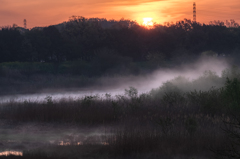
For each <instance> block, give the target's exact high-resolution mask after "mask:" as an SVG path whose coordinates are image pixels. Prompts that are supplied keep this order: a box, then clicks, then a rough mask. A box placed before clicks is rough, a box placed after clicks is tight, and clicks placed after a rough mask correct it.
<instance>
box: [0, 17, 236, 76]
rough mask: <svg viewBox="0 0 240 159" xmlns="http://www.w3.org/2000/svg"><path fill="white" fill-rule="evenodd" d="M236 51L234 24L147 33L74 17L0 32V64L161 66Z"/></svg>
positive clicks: (129, 25)
mask: <svg viewBox="0 0 240 159" xmlns="http://www.w3.org/2000/svg"><path fill="white" fill-rule="evenodd" d="M239 50H240V27H239V25H238V24H237V23H235V21H234V20H231V21H230V22H228V21H226V23H223V22H220V21H214V22H211V23H209V24H201V23H197V22H193V21H191V20H187V19H185V20H183V21H179V22H176V23H165V24H164V25H158V24H156V25H154V26H153V27H152V28H146V27H144V26H140V25H138V24H137V23H136V22H134V21H130V20H124V19H121V20H119V21H115V20H106V19H98V18H91V19H86V18H84V17H76V16H73V17H71V18H70V19H69V21H68V22H64V23H61V24H58V25H54V26H48V27H43V28H33V29H31V30H28V29H23V28H20V27H17V26H16V25H14V26H13V27H2V29H1V30H0V55H1V58H0V63H3V62H16V61H18V62H53V63H61V62H69V61H82V63H83V65H84V62H85V63H89V62H91V65H92V64H94V67H97V66H98V65H101V67H103V68H99V69H104V67H106V68H109V67H111V66H114V65H118V66H122V65H125V64H126V63H129V61H132V62H146V61H148V62H149V61H150V62H151V63H152V64H156V65H159V63H164V62H174V63H175V64H178V63H183V62H186V61H188V60H191V59H193V58H196V57H199V56H201V55H202V54H210V55H218V56H233V55H234V56H237V55H238V53H239V52H240V51H239ZM103 62H104V63H103ZM99 71H101V70H99Z"/></svg>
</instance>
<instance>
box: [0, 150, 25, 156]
mask: <svg viewBox="0 0 240 159" xmlns="http://www.w3.org/2000/svg"><path fill="white" fill-rule="evenodd" d="M9 155H15V156H22V155H23V153H22V152H21V151H4V152H0V156H9Z"/></svg>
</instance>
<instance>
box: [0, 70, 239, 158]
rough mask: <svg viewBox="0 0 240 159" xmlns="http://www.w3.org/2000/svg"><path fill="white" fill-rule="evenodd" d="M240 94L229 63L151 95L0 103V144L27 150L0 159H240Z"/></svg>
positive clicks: (170, 83) (172, 82)
mask: <svg viewBox="0 0 240 159" xmlns="http://www.w3.org/2000/svg"><path fill="white" fill-rule="evenodd" d="M211 86H212V87H211ZM239 95H240V72H239V70H238V68H237V67H232V68H231V69H225V70H224V71H223V72H222V75H221V76H219V75H217V74H216V73H215V72H212V71H205V72H204V73H203V74H202V75H201V76H200V77H198V78H197V79H193V80H190V79H188V78H185V77H183V76H179V77H176V78H174V79H172V80H168V81H166V82H164V83H163V84H162V85H161V86H160V87H158V88H155V89H152V90H151V91H149V92H146V93H139V92H138V90H137V89H136V88H134V87H129V88H126V89H125V91H124V94H122V95H111V94H108V93H106V94H105V95H104V96H99V95H89V96H83V97H79V98H71V97H69V98H61V99H58V100H55V99H53V98H52V97H51V96H47V97H45V99H44V100H43V101H31V100H25V101H22V102H19V101H14V100H10V101H8V102H4V103H1V107H0V118H1V130H0V132H1V136H0V140H1V141H2V142H1V145H2V147H0V148H1V149H6V147H8V149H9V150H12V151H13V150H14V151H21V152H23V156H19V157H14V156H8V157H0V158H13V157H14V158H117V159H118V158H144V159H145V158H169V159H171V158H189V159H190V158H195V159H198V158H199V159H200V158H228V157H229V158H230V157H233V158H234V157H235V158H238V157H239V121H240V120H239V111H240V107H239V104H240V98H239ZM54 130H55V131H54ZM64 132H65V133H64ZM4 134H5V135H4ZM91 134H92V135H91Z"/></svg>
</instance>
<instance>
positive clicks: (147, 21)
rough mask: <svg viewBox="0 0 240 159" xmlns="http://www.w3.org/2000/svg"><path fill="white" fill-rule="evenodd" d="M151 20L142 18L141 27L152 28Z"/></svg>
mask: <svg viewBox="0 0 240 159" xmlns="http://www.w3.org/2000/svg"><path fill="white" fill-rule="evenodd" d="M152 20H153V18H143V25H145V26H146V27H149V26H153V21H152Z"/></svg>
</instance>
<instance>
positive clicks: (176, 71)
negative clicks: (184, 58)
mask: <svg viewBox="0 0 240 159" xmlns="http://www.w3.org/2000/svg"><path fill="white" fill-rule="evenodd" d="M230 66H231V65H230V64H229V63H228V62H227V61H226V59H223V58H216V57H215V58H213V57H202V58H200V59H199V60H197V62H195V63H192V64H185V65H181V66H180V67H175V68H171V69H168V68H162V69H158V70H156V71H154V72H153V73H150V74H146V75H137V76H136V75H128V76H126V75H122V76H121V75H115V76H107V77H104V76H103V77H101V78H97V79H96V81H95V82H94V84H93V86H89V87H84V88H82V89H81V88H71V89H72V91H67V90H65V89H64V87H63V89H60V90H59V89H56V90H54V89H50V90H45V92H44V90H42V92H41V93H37V94H26V95H17V94H16V95H14V96H11V95H10V96H2V97H1V98H0V99H1V102H7V101H10V100H17V101H24V100H31V101H43V100H44V99H45V98H46V97H47V96H51V97H52V98H53V99H54V100H58V99H61V98H75V99H76V98H82V97H84V96H88V95H89V96H90V95H99V97H101V98H105V94H106V93H107V94H110V95H111V96H115V95H121V94H124V90H125V89H128V88H129V87H134V88H136V89H137V90H138V92H139V94H141V93H147V92H149V91H151V90H152V89H156V88H158V87H161V86H162V84H163V83H166V82H168V81H171V82H173V83H174V84H175V85H176V86H178V87H179V88H180V89H182V90H185V91H193V90H202V91H205V90H208V89H210V88H211V87H217V88H219V87H222V86H223V85H224V82H223V81H224V80H225V79H222V78H221V77H222V74H223V71H227V69H229V67H230ZM209 75H212V78H208V79H205V78H207V77H208V76H209ZM214 77H218V79H216V78H215V79H214ZM223 78H224V77H223ZM220 79H221V80H220ZM193 81H195V83H194V82H193ZM191 82H193V83H192V84H191V86H190V85H187V83H191ZM184 84H185V85H184Z"/></svg>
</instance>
